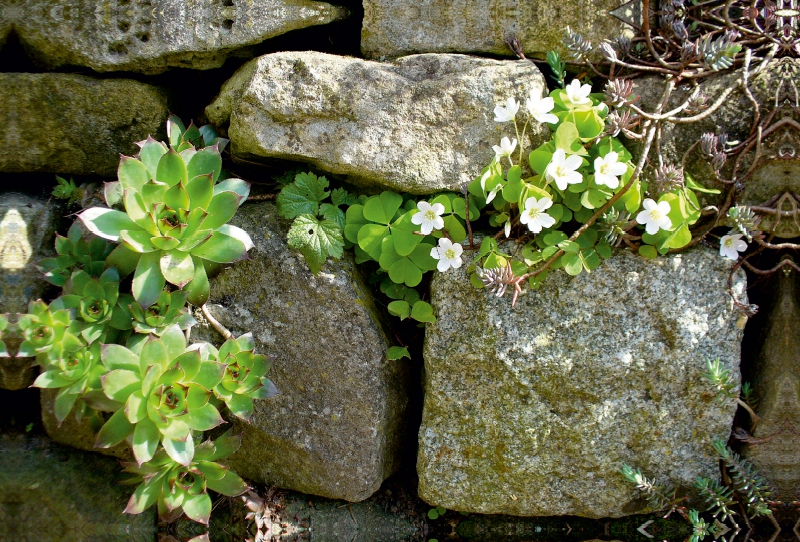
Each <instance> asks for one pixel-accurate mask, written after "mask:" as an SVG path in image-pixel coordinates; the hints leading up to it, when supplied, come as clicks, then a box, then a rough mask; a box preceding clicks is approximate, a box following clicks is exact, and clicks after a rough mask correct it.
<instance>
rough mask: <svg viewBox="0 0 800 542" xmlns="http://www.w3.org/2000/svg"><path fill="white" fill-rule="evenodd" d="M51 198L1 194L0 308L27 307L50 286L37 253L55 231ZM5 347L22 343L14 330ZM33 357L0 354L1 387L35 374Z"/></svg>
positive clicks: (56, 208)
mask: <svg viewBox="0 0 800 542" xmlns="http://www.w3.org/2000/svg"><path fill="white" fill-rule="evenodd" d="M62 212H63V211H62V209H61V206H60V205H58V204H57V203H53V202H52V201H44V200H42V199H39V198H35V197H32V196H27V195H24V194H18V193H14V192H6V193H5V194H0V313H4V314H11V315H12V316H11V317H10V320H11V321H12V322H14V321H16V316H13V315H15V314H17V313H25V312H28V303H29V302H30V301H31V300H34V299H39V298H40V297H42V296H43V295H44V294H45V292H46V291H47V290H48V289H49V288H50V285H49V284H48V283H47V282H45V281H44V280H43V279H42V274H41V272H39V270H38V269H36V263H37V262H38V261H39V260H41V259H42V258H46V257H48V256H52V255H53V252H54V239H55V231H56V228H58V226H59V222H60V221H61V214H62ZM3 341H4V342H5V343H6V346H7V347H8V349H9V352H10V353H11V354H12V356H13V354H15V353H16V351H17V350H18V348H19V345H20V343H21V342H22V341H21V339H20V337H19V335H18V334H14V333H9V334H8V335H6V336H5V337H3ZM32 363H33V359H32V358H18V357H7V358H0V388H4V389H8V390H18V389H22V388H25V387H27V386H29V385H30V384H31V383H32V382H33V380H34V379H35V378H36V372H35V370H34V369H33V368H32V367H31V365H32Z"/></svg>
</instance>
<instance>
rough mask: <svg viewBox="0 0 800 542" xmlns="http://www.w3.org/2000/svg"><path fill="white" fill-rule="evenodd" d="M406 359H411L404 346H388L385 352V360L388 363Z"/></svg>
mask: <svg viewBox="0 0 800 542" xmlns="http://www.w3.org/2000/svg"><path fill="white" fill-rule="evenodd" d="M402 358H408V359H411V354H409V353H408V348H406V347H405V346H390V347H389V350H388V351H387V352H386V359H388V360H390V361H394V360H398V359H402Z"/></svg>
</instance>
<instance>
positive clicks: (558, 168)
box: [544, 149, 583, 190]
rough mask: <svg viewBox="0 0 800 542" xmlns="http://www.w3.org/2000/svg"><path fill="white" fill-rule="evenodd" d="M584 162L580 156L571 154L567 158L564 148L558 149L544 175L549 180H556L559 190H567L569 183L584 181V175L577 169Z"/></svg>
mask: <svg viewBox="0 0 800 542" xmlns="http://www.w3.org/2000/svg"><path fill="white" fill-rule="evenodd" d="M582 163H583V160H581V157H580V156H576V155H574V154H571V155H570V156H569V158H567V153H566V152H564V149H556V152H554V153H553V158H552V159H551V160H550V163H549V164H547V169H545V170H544V176H545V178H546V179H547V180H548V181H555V182H556V186H557V187H558V189H559V190H566V189H567V185H568V184H578V183H580V182H583V175H581V174H580V173H578V172H577V171H576V170H577V169H578V168H579V167H581V164H582Z"/></svg>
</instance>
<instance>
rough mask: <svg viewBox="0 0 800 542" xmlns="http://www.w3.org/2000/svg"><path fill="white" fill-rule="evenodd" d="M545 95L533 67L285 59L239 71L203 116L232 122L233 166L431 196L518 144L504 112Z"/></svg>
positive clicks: (447, 60) (443, 59)
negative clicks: (258, 164) (266, 164)
mask: <svg viewBox="0 0 800 542" xmlns="http://www.w3.org/2000/svg"><path fill="white" fill-rule="evenodd" d="M545 88H546V87H545V83H544V78H543V77H542V75H541V73H539V70H538V69H537V68H536V67H535V66H534V65H533V64H532V63H530V62H527V61H497V60H488V59H481V58H473V57H468V56H462V55H414V56H409V57H406V58H401V59H399V60H396V61H395V62H392V63H377V62H370V61H366V60H360V59H356V58H346V57H339V56H333V55H326V54H321V53H313V52H308V53H295V52H288V53H276V54H272V55H265V56H262V57H260V58H258V59H255V60H253V61H251V62H250V63H248V64H246V65H245V66H243V67H242V68H241V69H240V70H239V71H238V72H236V74H234V76H233V77H232V78H231V79H230V80H229V81H228V82H227V83H225V85H224V86H223V87H222V91H221V92H220V94H219V96H218V97H217V98H216V100H215V101H214V102H213V103H212V104H211V105H210V106H209V107H207V108H206V115H207V116H208V118H209V120H210V121H211V122H212V123H213V124H217V125H222V124H224V123H226V122H228V121H229V120H230V127H229V130H228V135H229V137H230V138H231V152H232V154H233V156H234V158H236V157H239V158H244V159H246V160H257V159H259V158H262V159H263V158H277V159H289V160H299V161H305V162H311V163H312V164H314V165H316V166H318V167H320V168H322V169H324V170H326V171H330V172H332V173H336V174H340V175H344V176H346V177H347V178H348V180H349V181H350V182H352V183H354V184H360V185H364V186H372V187H377V188H381V187H384V188H390V189H393V190H396V191H406V192H411V193H415V194H427V193H433V192H437V191H441V190H445V189H457V188H458V186H459V185H461V184H463V183H467V182H469V181H471V180H472V179H474V178H475V177H476V176H477V175H478V174H480V171H481V168H483V167H484V166H485V165H486V164H488V163H489V161H490V160H491V159H492V157H493V156H494V151H493V150H492V145H497V144H498V143H499V141H500V138H501V136H503V135H505V136H509V137H510V136H513V135H514V134H513V127H511V126H510V125H508V124H505V125H499V124H497V123H495V122H494V113H493V110H494V107H495V105H496V104H497V103H500V102H504V101H505V100H506V98H508V97H512V96H513V97H516V98H517V99H518V100H523V101H524V99H525V97H526V96H528V95H529V93H530V91H531V90H534V91H535V92H536V93H539V94H541V93H542V91H543V90H544V89H545ZM501 128H504V130H503V131H502V132H501V131H500V130H501ZM531 132H532V131H531V129H530V128H529V130H528V134H529V135H530V136H532V137H533V140H534V144H535V145H538V144H540V143H541V142H542V141H543V137H544V135H545V134H546V133H547V129H546V128H544V127H542V126H540V125H538V123H537V124H536V125H535V127H534V130H533V133H531Z"/></svg>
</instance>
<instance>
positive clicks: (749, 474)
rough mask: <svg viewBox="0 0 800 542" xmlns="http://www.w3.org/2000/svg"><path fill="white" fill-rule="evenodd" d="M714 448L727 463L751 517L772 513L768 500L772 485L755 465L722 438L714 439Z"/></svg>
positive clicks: (727, 467) (735, 487) (738, 493)
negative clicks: (757, 470)
mask: <svg viewBox="0 0 800 542" xmlns="http://www.w3.org/2000/svg"><path fill="white" fill-rule="evenodd" d="M714 449H715V450H716V451H717V453H718V454H719V457H720V459H722V461H723V462H724V463H725V468H726V469H727V471H728V474H729V475H730V477H731V480H732V481H733V489H734V491H735V492H736V494H737V495H739V497H741V499H742V501H743V503H744V505H745V506H746V508H747V513H748V514H750V517H751V518H753V517H756V516H768V515H770V514H772V511H771V510H770V509H769V503H768V501H767V499H768V498H769V496H770V494H771V491H770V487H769V485H768V484H767V482H766V480H764V479H763V478H762V477H761V476H759V474H758V473H757V472H756V470H755V468H754V467H753V465H752V464H751V463H750V462H749V461H747V460H746V459H743V458H742V457H741V456H740V455H739V454H737V453H736V452H734V451H733V450H731V449H730V448H729V447H728V446H727V445H726V444H725V441H723V440H722V439H717V440H715V441H714Z"/></svg>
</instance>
